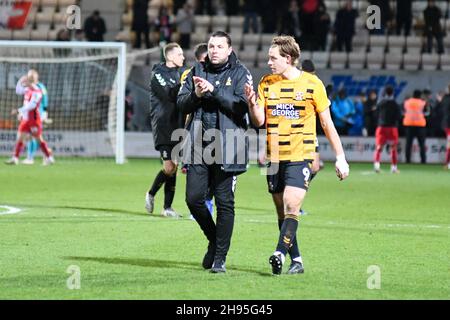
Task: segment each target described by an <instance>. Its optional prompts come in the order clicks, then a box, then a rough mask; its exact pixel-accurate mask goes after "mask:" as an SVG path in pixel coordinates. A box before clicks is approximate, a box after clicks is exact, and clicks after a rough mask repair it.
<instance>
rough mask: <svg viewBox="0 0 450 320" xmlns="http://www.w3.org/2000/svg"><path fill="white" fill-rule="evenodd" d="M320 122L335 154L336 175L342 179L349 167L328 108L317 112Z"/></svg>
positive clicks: (348, 171) (346, 175) (347, 172)
mask: <svg viewBox="0 0 450 320" xmlns="http://www.w3.org/2000/svg"><path fill="white" fill-rule="evenodd" d="M319 119H320V124H321V125H322V129H323V132H324V133H325V135H326V136H327V139H328V141H330V144H331V147H332V148H333V150H334V153H335V154H336V175H337V176H338V177H339V179H341V180H343V179H345V178H347V177H348V175H349V173H350V168H349V165H348V163H347V160H346V159H345V153H344V148H343V147H342V143H341V139H340V138H339V135H338V133H337V131H336V128H335V126H334V123H333V120H332V119H331V114H330V109H329V108H327V109H325V110H324V111H322V112H320V113H319Z"/></svg>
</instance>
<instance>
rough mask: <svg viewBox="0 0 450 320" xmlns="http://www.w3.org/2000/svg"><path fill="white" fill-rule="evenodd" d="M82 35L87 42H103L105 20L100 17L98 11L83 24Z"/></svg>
mask: <svg viewBox="0 0 450 320" xmlns="http://www.w3.org/2000/svg"><path fill="white" fill-rule="evenodd" d="M84 33H85V35H86V39H87V40H88V41H98V42H102V41H103V35H104V34H105V33H106V24H105V20H104V19H103V18H102V17H101V16H100V11H98V10H95V11H94V12H93V13H92V15H91V16H90V17H88V18H87V19H86V21H85V22H84Z"/></svg>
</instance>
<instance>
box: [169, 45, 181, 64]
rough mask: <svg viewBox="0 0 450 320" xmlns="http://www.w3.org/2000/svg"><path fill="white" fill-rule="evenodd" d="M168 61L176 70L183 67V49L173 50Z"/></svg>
mask: <svg viewBox="0 0 450 320" xmlns="http://www.w3.org/2000/svg"><path fill="white" fill-rule="evenodd" d="M169 59H170V60H171V61H172V62H173V64H174V65H176V66H177V67H178V68H179V67H182V66H183V63H184V54H183V49H181V48H178V47H176V48H174V49H173V50H172V52H171V53H170V57H169Z"/></svg>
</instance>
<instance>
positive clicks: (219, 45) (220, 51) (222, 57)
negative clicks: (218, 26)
mask: <svg viewBox="0 0 450 320" xmlns="http://www.w3.org/2000/svg"><path fill="white" fill-rule="evenodd" d="M232 50H233V49H232V47H230V46H228V42H227V38H225V37H211V38H210V39H209V42H208V57H209V61H211V63H212V64H223V63H225V62H227V60H228V57H229V55H230V54H231V51H232Z"/></svg>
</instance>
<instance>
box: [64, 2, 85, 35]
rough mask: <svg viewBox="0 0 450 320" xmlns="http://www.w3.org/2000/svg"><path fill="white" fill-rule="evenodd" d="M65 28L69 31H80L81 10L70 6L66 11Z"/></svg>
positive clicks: (75, 6)
mask: <svg viewBox="0 0 450 320" xmlns="http://www.w3.org/2000/svg"><path fill="white" fill-rule="evenodd" d="M66 15H67V17H66V28H67V29H69V30H75V29H78V30H79V29H81V8H80V7H79V6H77V5H71V6H68V7H67V10H66Z"/></svg>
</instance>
